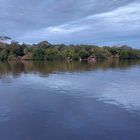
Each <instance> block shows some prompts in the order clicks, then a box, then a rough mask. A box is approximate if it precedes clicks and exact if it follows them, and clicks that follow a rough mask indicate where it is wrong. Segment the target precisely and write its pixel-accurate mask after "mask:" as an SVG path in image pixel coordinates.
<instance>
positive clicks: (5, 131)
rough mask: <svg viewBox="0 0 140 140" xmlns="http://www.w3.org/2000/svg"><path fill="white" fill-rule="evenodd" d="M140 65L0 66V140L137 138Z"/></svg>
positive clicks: (113, 62) (125, 62)
mask: <svg viewBox="0 0 140 140" xmlns="http://www.w3.org/2000/svg"><path fill="white" fill-rule="evenodd" d="M139 73H140V61H102V62H98V63H86V62H82V63H80V62H1V63H0V139H2V140H9V139H11V138H12V139H14V140H19V139H20V140H46V139H51V140H87V139H88V140H93V139H94V140H102V139H106V140H115V139H119V140H132V139H133V140H139V138H140V134H139V131H140V116H139V113H140V88H139V87H140V86H139V83H140V77H139Z"/></svg>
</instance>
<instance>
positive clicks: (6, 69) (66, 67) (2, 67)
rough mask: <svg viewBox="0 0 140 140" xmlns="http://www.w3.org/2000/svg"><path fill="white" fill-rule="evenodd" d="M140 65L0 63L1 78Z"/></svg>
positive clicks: (125, 67) (126, 62)
mask: <svg viewBox="0 0 140 140" xmlns="http://www.w3.org/2000/svg"><path fill="white" fill-rule="evenodd" d="M138 65H140V61H117V60H116V61H115V60H114V61H99V62H96V63H87V62H64V61H62V62H60V61H58V62H40V61H36V62H32V61H23V62H15V61H13V62H0V78H7V76H8V75H10V74H11V75H12V76H14V77H18V76H20V74H22V73H25V74H26V73H39V74H42V75H44V76H46V75H48V74H50V73H55V72H84V71H96V70H98V69H101V70H108V69H122V70H125V69H128V68H130V67H134V66H138Z"/></svg>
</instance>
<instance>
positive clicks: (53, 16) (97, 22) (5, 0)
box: [0, 0, 140, 48]
mask: <svg viewBox="0 0 140 140" xmlns="http://www.w3.org/2000/svg"><path fill="white" fill-rule="evenodd" d="M0 35H5V36H10V37H11V38H13V39H15V40H17V41H19V42H25V43H37V42H40V41H44V40H47V41H49V42H50V43H52V44H97V45H102V46H103V45H123V44H126V45H129V46H132V47H135V48H140V45H139V43H140V0H0Z"/></svg>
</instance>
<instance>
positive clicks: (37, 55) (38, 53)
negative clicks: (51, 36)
mask: <svg viewBox="0 0 140 140" xmlns="http://www.w3.org/2000/svg"><path fill="white" fill-rule="evenodd" d="M33 60H45V51H44V50H43V49H40V48H35V49H33Z"/></svg>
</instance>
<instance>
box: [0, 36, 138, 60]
mask: <svg viewBox="0 0 140 140" xmlns="http://www.w3.org/2000/svg"><path fill="white" fill-rule="evenodd" d="M7 39H11V38H8V37H0V60H16V59H17V58H22V59H23V60H79V59H80V60H87V59H88V58H95V59H96V60H105V59H140V50H138V49H132V48H131V47H129V46H126V45H123V46H113V47H109V46H104V47H99V46H95V45H64V44H61V45H52V44H50V43H49V42H47V41H43V42H40V43H39V44H34V45H27V44H19V43H18V42H16V41H11V43H10V44H8V43H4V42H1V41H2V40H7Z"/></svg>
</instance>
